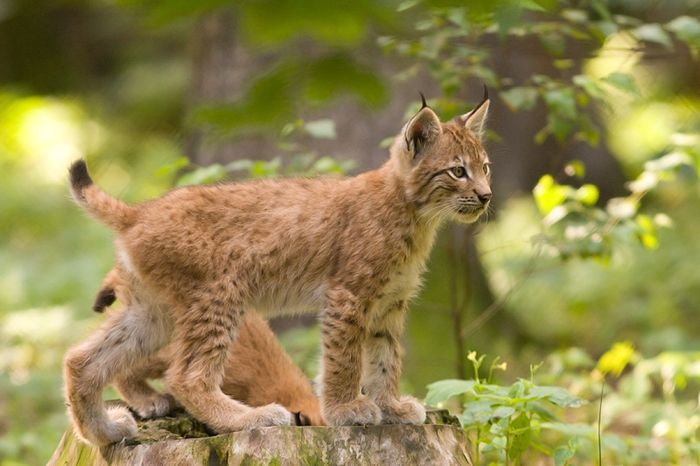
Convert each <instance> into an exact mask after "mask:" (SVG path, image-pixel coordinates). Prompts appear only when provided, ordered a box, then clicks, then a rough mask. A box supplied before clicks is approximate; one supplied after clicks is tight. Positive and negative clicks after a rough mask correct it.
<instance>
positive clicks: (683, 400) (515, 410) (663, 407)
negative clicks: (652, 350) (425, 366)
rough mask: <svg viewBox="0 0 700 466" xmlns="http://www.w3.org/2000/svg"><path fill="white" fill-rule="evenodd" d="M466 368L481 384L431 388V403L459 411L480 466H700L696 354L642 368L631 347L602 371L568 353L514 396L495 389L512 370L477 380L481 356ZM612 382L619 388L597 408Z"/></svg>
mask: <svg viewBox="0 0 700 466" xmlns="http://www.w3.org/2000/svg"><path fill="white" fill-rule="evenodd" d="M467 358H468V359H469V360H470V361H471V362H472V363H473V366H474V371H475V378H474V379H473V380H443V381H439V382H434V383H432V384H430V385H429V386H428V393H427V396H426V399H425V402H426V404H427V405H432V406H437V407H450V408H452V409H456V410H458V411H459V414H458V416H457V417H458V419H459V421H460V423H461V424H462V426H463V427H464V429H465V430H466V431H467V432H468V433H469V434H470V436H471V439H472V441H473V442H474V444H475V445H478V448H475V451H474V461H475V464H508V463H509V462H511V463H513V464H536V463H537V462H538V459H539V458H541V457H542V455H546V456H550V457H551V458H552V460H553V463H554V464H555V465H566V464H630V465H631V464H696V463H697V462H698V461H700V443H699V439H698V432H699V429H700V415H699V414H698V411H697V399H695V400H693V398H696V397H697V392H698V389H699V388H700V364H699V363H698V361H700V354H699V353H697V352H663V353H661V354H659V355H658V356H656V357H653V358H643V357H641V355H639V354H638V353H636V352H635V351H634V349H633V348H632V347H631V346H630V345H629V343H624V342H618V343H615V345H614V346H613V347H612V348H611V349H610V350H609V351H608V352H606V353H605V354H604V355H603V356H602V357H601V358H600V359H599V361H598V363H597V364H596V363H595V362H594V360H593V359H592V358H591V357H590V355H589V354H588V353H586V352H585V351H584V350H582V349H581V348H577V347H572V348H569V349H567V350H564V351H557V352H554V353H552V354H550V355H549V356H548V357H547V359H546V360H545V361H544V362H543V363H542V364H539V365H537V366H534V367H532V366H531V368H530V372H531V376H530V378H529V379H518V380H517V381H516V382H515V383H513V384H512V385H508V386H504V385H497V384H494V383H493V382H492V381H491V377H492V375H493V369H494V368H498V369H502V370H505V369H506V365H505V363H503V362H500V359H499V358H495V359H494V360H493V362H492V363H491V364H490V370H489V372H488V376H486V379H481V378H480V369H481V365H482V363H483V362H484V359H485V355H481V356H479V357H477V355H476V353H475V352H470V353H469V355H468V356H467ZM628 365H631V369H628V370H625V371H624V372H623V369H624V368H625V367H627V366H628ZM481 372H483V369H482V371H481ZM606 372H610V373H612V374H614V375H615V377H616V380H614V384H612V386H611V385H606V387H608V388H607V389H606V390H604V392H603V394H602V399H601V398H600V397H601V384H602V383H603V380H604V379H603V377H604V373H606ZM548 384H556V386H551V385H548ZM658 392H661V393H662V394H663V395H662V396H661V397H659V396H657V393H658ZM586 400H589V401H590V402H586ZM599 409H601V411H600V412H601V413H602V418H599ZM599 421H600V429H601V430H600V432H601V434H600V436H599V431H598V423H599ZM599 443H600V446H601V454H602V461H601V459H599V456H598V455H599V453H598V444H599Z"/></svg>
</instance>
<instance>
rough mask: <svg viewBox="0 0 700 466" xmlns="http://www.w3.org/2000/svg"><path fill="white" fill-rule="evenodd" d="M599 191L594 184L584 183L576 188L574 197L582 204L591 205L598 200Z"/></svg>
mask: <svg viewBox="0 0 700 466" xmlns="http://www.w3.org/2000/svg"><path fill="white" fill-rule="evenodd" d="M599 197H600V192H599V191H598V187H597V186H596V185H594V184H584V185H583V186H581V187H580V188H578V189H577V190H576V194H575V195H574V198H575V199H576V200H577V201H579V202H580V203H581V204H583V205H587V206H592V205H595V204H596V203H597V202H598V198H599Z"/></svg>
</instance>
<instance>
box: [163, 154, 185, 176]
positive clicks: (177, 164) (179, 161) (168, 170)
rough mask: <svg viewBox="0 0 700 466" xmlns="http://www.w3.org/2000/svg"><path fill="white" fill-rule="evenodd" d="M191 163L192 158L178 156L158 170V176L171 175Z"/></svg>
mask: <svg viewBox="0 0 700 466" xmlns="http://www.w3.org/2000/svg"><path fill="white" fill-rule="evenodd" d="M189 164H190V160H189V159H188V158H187V157H178V158H176V159H175V160H173V161H172V162H170V163H168V164H165V165H163V166H161V167H160V168H158V170H156V173H155V174H156V176H170V175H172V174H173V173H177V172H178V171H180V170H182V169H183V168H185V167H186V166H188V165H189Z"/></svg>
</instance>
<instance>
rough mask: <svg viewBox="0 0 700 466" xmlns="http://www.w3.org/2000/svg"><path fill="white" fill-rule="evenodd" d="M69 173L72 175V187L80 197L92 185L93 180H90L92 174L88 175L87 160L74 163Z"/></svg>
mask: <svg viewBox="0 0 700 466" xmlns="http://www.w3.org/2000/svg"><path fill="white" fill-rule="evenodd" d="M68 172H69V173H70V185H71V187H72V188H73V191H75V193H76V194H78V195H80V193H81V192H82V191H83V189H85V188H87V187H88V186H90V185H91V184H92V178H90V174H89V173H88V169H87V164H86V163H85V160H82V159H81V160H76V161H75V162H73V165H71V166H70V168H69V169H68ZM81 197H82V196H81Z"/></svg>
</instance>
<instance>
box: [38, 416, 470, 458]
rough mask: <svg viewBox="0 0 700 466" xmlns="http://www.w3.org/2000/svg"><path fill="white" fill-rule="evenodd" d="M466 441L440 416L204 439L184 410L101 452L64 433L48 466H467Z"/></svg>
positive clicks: (451, 420)
mask: <svg viewBox="0 0 700 466" xmlns="http://www.w3.org/2000/svg"><path fill="white" fill-rule="evenodd" d="M467 445H468V441H467V437H466V435H465V433H464V431H463V430H462V429H461V428H460V427H459V424H458V423H457V421H456V420H455V419H454V418H453V417H451V416H449V415H448V414H447V412H446V411H430V412H429V413H428V420H427V422H426V424H423V425H420V426H404V425H382V426H366V427H363V426H353V427H333V428H332V427H291V426H290V427H287V426H285V427H266V428H262V429H254V430H250V431H243V432H233V433H230V434H225V435H211V434H210V433H209V432H208V431H207V429H206V427H205V426H204V425H203V424H201V423H200V422H198V421H196V420H194V419H193V418H192V417H190V416H189V415H187V414H186V413H184V412H180V413H176V414H175V415H173V416H172V417H165V418H160V419H153V420H148V421H142V422H139V435H138V437H137V438H136V439H134V440H131V441H129V442H122V443H119V444H114V445H110V446H107V447H103V448H97V447H93V446H91V445H86V444H84V443H82V442H81V441H80V440H78V438H77V437H76V436H75V434H74V433H73V430H72V429H71V428H69V429H68V430H67V431H66V433H65V434H64V435H63V438H62V439H61V442H60V443H59V445H58V448H56V451H55V452H54V454H53V456H52V457H51V459H50V460H49V463H48V464H49V466H73V465H81V466H82V465H85V466H103V465H110V466H122V465H123V466H127V465H128V466H137V465H143V466H152V465H153V466H178V465H182V466H194V465H203V466H224V465H227V466H229V465H231V466H232V465H280V466H283V465H284V466H286V465H289V466H298V465H346V464H347V465H390V466H403V465H431V466H432V465H471V464H472V462H471V460H470V457H469V454H468V449H467Z"/></svg>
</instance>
